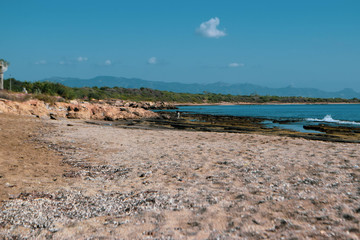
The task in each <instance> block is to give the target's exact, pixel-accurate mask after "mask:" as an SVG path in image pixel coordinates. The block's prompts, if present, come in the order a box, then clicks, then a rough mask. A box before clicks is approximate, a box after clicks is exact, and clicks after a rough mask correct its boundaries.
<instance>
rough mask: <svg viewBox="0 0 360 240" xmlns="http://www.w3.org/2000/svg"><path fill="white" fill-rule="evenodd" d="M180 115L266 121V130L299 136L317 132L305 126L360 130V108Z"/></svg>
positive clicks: (205, 110)
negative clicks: (341, 127) (355, 128)
mask: <svg viewBox="0 0 360 240" xmlns="http://www.w3.org/2000/svg"><path fill="white" fill-rule="evenodd" d="M178 111H180V112H187V113H199V114H212V115H231V116H245V117H246V116H249V117H257V118H264V121H263V122H262V123H263V124H264V126H265V127H269V128H272V127H278V128H283V129H290V130H294V131H299V132H316V131H312V130H305V129H304V128H303V126H304V125H317V124H328V125H337V126H350V127H359V128H360V104H276V105H211V106H204V105H201V106H178ZM316 133H317V132H316Z"/></svg>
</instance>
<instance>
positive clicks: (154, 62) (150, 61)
mask: <svg viewBox="0 0 360 240" xmlns="http://www.w3.org/2000/svg"><path fill="white" fill-rule="evenodd" d="M148 64H157V59H156V57H151V58H149V60H148Z"/></svg>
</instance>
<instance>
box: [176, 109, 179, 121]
mask: <svg viewBox="0 0 360 240" xmlns="http://www.w3.org/2000/svg"><path fill="white" fill-rule="evenodd" d="M176 118H177V119H180V112H179V111H176Z"/></svg>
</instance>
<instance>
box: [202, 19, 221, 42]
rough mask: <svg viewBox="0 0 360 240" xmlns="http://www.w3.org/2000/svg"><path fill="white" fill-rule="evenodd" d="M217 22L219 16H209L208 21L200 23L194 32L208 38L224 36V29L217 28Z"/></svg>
mask: <svg viewBox="0 0 360 240" xmlns="http://www.w3.org/2000/svg"><path fill="white" fill-rule="evenodd" d="M219 24H220V19H219V18H217V17H215V18H211V19H210V20H209V21H207V22H203V23H201V24H200V27H199V28H198V29H196V32H197V33H199V34H201V35H202V36H204V37H208V38H219V37H224V36H225V35H226V33H225V31H222V30H219V29H217V26H219Z"/></svg>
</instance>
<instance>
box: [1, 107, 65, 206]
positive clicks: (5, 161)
mask: <svg viewBox="0 0 360 240" xmlns="http://www.w3.org/2000/svg"><path fill="white" fill-rule="evenodd" d="M48 131H50V125H48V124H45V123H44V122H42V120H40V119H35V118H34V117H25V116H16V115H6V114H0V142H1V144H0V201H1V200H7V199H9V198H14V197H16V196H18V195H19V194H20V193H21V192H32V191H35V190H36V191H51V190H54V189H58V188H59V186H61V185H64V184H66V182H67V181H68V180H67V179H64V178H62V177H61V176H62V174H63V172H64V171H65V170H67V169H69V166H67V165H65V164H63V163H62V157H61V156H59V155H56V154H55V152H54V151H53V150H49V149H48V147H47V146H46V145H44V144H40V143H37V142H36V141H34V137H36V136H37V135H41V133H44V132H48ZM0 204H1V202H0Z"/></svg>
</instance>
